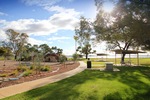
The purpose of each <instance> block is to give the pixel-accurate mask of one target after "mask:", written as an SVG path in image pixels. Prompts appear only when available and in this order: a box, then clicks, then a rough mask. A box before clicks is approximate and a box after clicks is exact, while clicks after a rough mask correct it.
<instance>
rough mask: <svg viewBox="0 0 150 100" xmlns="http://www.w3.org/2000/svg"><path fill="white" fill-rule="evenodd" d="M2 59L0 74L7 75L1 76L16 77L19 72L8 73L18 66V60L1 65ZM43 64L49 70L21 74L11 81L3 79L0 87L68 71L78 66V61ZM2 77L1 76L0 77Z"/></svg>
mask: <svg viewBox="0 0 150 100" xmlns="http://www.w3.org/2000/svg"><path fill="white" fill-rule="evenodd" d="M3 62H4V61H0V74H1V75H2V74H7V75H9V76H7V77H3V79H5V80H7V79H8V78H11V77H12V78H16V77H17V76H18V75H19V74H21V73H18V74H17V75H10V73H12V72H14V71H15V70H16V69H17V67H18V66H19V62H17V61H7V62H6V64H5V66H3V64H4V63H3ZM20 63H24V62H20ZM26 63H31V62H26ZM42 64H43V65H46V66H48V67H50V71H40V72H38V73H35V72H34V73H32V74H30V75H29V76H23V77H20V78H19V79H18V80H13V81H10V80H8V81H3V82H2V83H0V88H2V87H7V86H10V85H15V84H19V83H23V82H28V81H32V80H36V79H40V78H44V77H48V76H53V75H57V74H60V73H64V72H67V71H70V70H72V69H75V68H77V67H78V66H79V62H76V63H74V62H66V64H65V66H64V64H60V63H59V62H57V63H50V62H47V63H42ZM0 78H1V79H2V77H0Z"/></svg>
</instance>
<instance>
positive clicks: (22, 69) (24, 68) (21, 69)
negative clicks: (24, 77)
mask: <svg viewBox="0 0 150 100" xmlns="http://www.w3.org/2000/svg"><path fill="white" fill-rule="evenodd" d="M27 69H28V68H27V67H26V66H18V67H17V70H18V71H19V72H24V71H26V70H27Z"/></svg>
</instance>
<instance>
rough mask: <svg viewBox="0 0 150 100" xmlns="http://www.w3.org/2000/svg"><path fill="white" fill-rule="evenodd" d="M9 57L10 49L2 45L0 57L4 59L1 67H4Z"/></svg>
mask: <svg viewBox="0 0 150 100" xmlns="http://www.w3.org/2000/svg"><path fill="white" fill-rule="evenodd" d="M11 55H12V52H11V49H10V48H9V47H7V46H6V45H4V44H3V47H0V56H3V57H4V64H3V66H5V63H6V60H7V59H8V57H9V56H11Z"/></svg>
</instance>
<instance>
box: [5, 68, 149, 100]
mask: <svg viewBox="0 0 150 100" xmlns="http://www.w3.org/2000/svg"><path fill="white" fill-rule="evenodd" d="M117 68H118V69H120V71H119V72H107V71H94V70H85V71H83V72H81V73H79V74H77V75H75V76H73V77H70V78H67V79H64V80H62V81H59V82H56V83H52V84H49V85H46V86H44V87H41V88H37V89H34V90H31V91H28V92H24V93H21V94H17V95H15V96H11V97H8V98H5V99H4V100H149V98H150V67H117Z"/></svg>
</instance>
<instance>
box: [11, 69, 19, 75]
mask: <svg viewBox="0 0 150 100" xmlns="http://www.w3.org/2000/svg"><path fill="white" fill-rule="evenodd" d="M17 74H18V70H15V71H13V72H12V73H10V74H9V76H13V75H17Z"/></svg>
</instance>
